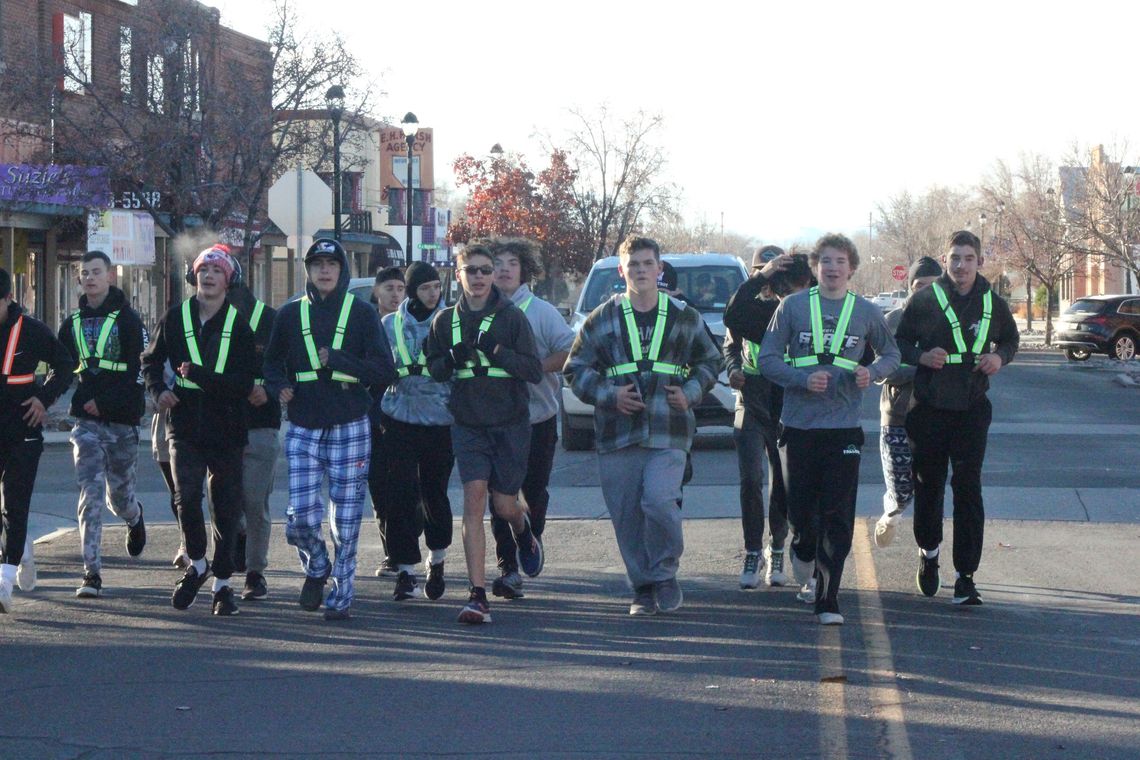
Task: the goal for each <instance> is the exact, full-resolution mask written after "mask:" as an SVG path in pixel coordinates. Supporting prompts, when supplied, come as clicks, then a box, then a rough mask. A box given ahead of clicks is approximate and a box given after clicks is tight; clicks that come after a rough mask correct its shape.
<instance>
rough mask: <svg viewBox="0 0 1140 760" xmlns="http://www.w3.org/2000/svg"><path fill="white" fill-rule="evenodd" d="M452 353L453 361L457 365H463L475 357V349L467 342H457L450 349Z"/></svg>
mask: <svg viewBox="0 0 1140 760" xmlns="http://www.w3.org/2000/svg"><path fill="white" fill-rule="evenodd" d="M448 353H449V354H451V361H452V362H454V364H455V366H456V367H462V366H465V365H466V364H467V362H469V361H471V360H472V359H474V358H475V349H473V348H471V346H469V345H467V344H466V343H456V344H455V345H454V346H452V347H451V349H450V350H449V351H448Z"/></svg>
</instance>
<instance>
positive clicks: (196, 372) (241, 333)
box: [142, 296, 257, 448]
mask: <svg viewBox="0 0 1140 760" xmlns="http://www.w3.org/2000/svg"><path fill="white" fill-rule="evenodd" d="M228 311H229V301H226V302H225V303H224V304H223V305H222V308H220V309H218V312H217V314H215V315H214V316H212V317H210V319H209V320H208V321H207V322H206V324H204V325H200V324H199V322H198V299H197V297H195V296H191V297H190V316H191V318H192V322H193V326H194V335H195V338H196V341H197V344H198V351H199V353H200V354H201V357H202V364H203V365H204V366H199V365H197V364H195V365H192V370H191V372H190V377H189V378H188V379H190V380H192V381H193V382H195V383H197V384H198V385H200V386H201V390H194V389H192V388H183V387H181V386H178V385H175V387H174V388H173V391H174V395H175V396H177V397H178V404H177V405H176V406H174V408H172V409H170V410H168V411H167V413H166V437H167V438H168V439H170V440H176V441H190V442H193V443H196V444H198V445H199V446H211V447H216V448H231V447H235V446H237V447H244V446H245V444H246V443H247V441H248V436H247V435H246V431H247V429H248V426H249V425H248V421H247V419H246V407H247V406H248V403H247V402H246V397H247V396H248V395H249V391H250V389H251V388H252V387H253V378H254V373H255V372H256V370H257V360H256V358H255V353H254V348H253V333H252V332H250V331H249V325H247V324H246V323H245V320H243V319H242V318H241V317H240V316H238V317H237V318H236V319H235V320H234V326H233V333H232V335H231V337H230V351H229V355H228V357H227V359H226V366H225V370H224V371H223V372H222V373H221V374H218V373H216V372H215V371H214V368H215V366H216V362H217V358H218V351H219V349H220V347H221V341H222V327H223V325H224V324H225V320H226V313H227V312H228ZM167 361H169V362H170V366H171V367H173V368H174V370H175V372H177V371H178V367H179V366H180V365H181V364H182V362H188V361H190V350H189V348H187V345H186V336H185V335H184V334H183V331H182V304H178V305H176V306H174V307H173V308H171V309H170V311H168V312H166V315H165V316H164V317H163V318H162V320H161V321H159V323H158V328H157V329H156V330H155V334H154V340H153V341H151V344H150V346H149V347H148V348H147V350H146V351H145V352H144V353H143V357H142V365H143V377H144V378H145V380H146V388H147V391H148V392H149V393H150V395H151V397H152V398H153V399H154V400H155V402H157V401H158V397H159V396H161V395H162V392H163V391H165V390H171V389H170V388H168V387H167V385H166V383H165V382H164V381H163V372H162V371H163V367H164V366H165V364H166V362H167Z"/></svg>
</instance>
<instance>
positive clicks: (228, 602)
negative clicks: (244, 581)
mask: <svg viewBox="0 0 1140 760" xmlns="http://www.w3.org/2000/svg"><path fill="white" fill-rule="evenodd" d="M214 614H215V615H236V614H238V606H237V602H235V601H234V591H233V589H232V588H230V587H229V586H222V587H221V588H220V589H218V590H217V591H215V592H214Z"/></svg>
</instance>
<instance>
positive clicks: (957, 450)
mask: <svg viewBox="0 0 1140 760" xmlns="http://www.w3.org/2000/svg"><path fill="white" fill-rule="evenodd" d="M981 248H982V246H981V241H979V240H978V237H977V235H974V234H973V233H972V232H968V231H965V230H963V231H960V232H955V233H954V234H953V235H952V236H951V238H950V251H949V253H948V254H947V255H946V256H945V257H944V263H946V265H947V271H946V274H944V275H943V276H941V277H939V278H938V279H937V280H935V281H934V282H933V283H931V285H930V287H929V288H926V289H925V290H922V291H920V292H918V293H915V294H914V295H913V296H912V297H911V298H910V300H909V301H907V303H906V306H904V307H903V314H902V318H901V319H900V320H899V326H898V330H897V331H896V332H895V336H896V338H897V340H898V342H899V346H900V348H901V350H902V357H903V361H905V362H906V363H907V364H911V365H915V366H917V367H918V369H917V371H916V372H915V375H914V398H915V406H914V408H913V409H911V410H910V413H909V414H908V415H907V417H906V430H907V433H909V434H910V438H911V441H913V442H914V475H915V486H914V538H915V540H916V541H917V542H918V548H919V549H920V550H921V551H920V553H919V559H918V563H919V564H918V574H917V582H918V588H919V590H920V591H921V592H922V593H923V594H925V595H926V596H934V595H935V594H937V593H938V589H939V588H940V587H941V585H942V581H941V579H940V577H939V575H938V549H939V545H940V544H941V543H942V515H943V500H944V497H945V492H946V475H947V469H948V468H949V467H953V468H954V476H953V478H952V479H951V480H950V486H951V488H952V489H953V491H954V569H955V570H956V571H957V579H956V580H955V581H954V598H953V601H954V604H966V605H973V604H981V603H982V596H981V594H979V593H978V589H977V586H976V585H975V584H974V572H975V571H976V570H977V569H978V564H979V563H980V562H981V558H982V538H983V534H984V530H985V519H986V515H985V509H984V507H983V504H982V462H983V460H984V459H985V455H986V439H987V436H988V434H989V427H990V420H991V418H992V416H993V407H992V406H991V404H990V400H989V398H987V397H986V391H987V390H988V389H989V387H990V377H991V376H992V375H995V374H997V372H998V371H999V370H1001V368H1002V367H1004V366H1005V365H1006V364H1009V363H1010V362H1011V361H1013V357H1014V355H1015V354H1016V353H1017V348H1018V345H1019V343H1020V336H1019V334H1018V331H1017V325H1015V324H1014V322H1013V316H1012V315H1011V314H1010V312H1009V306H1008V305H1007V304H1006V302H1005V300H1004V299H1003V298H1001V297H1000V296H996V295H994V293H993V291H992V290H991V289H990V284H989V282H988V281H987V280H986V278H985V277H983V276H982V275H981V274H980V273H979V270H980V269H981V268H982V264H983V263H984V260H983V258H982V250H981Z"/></svg>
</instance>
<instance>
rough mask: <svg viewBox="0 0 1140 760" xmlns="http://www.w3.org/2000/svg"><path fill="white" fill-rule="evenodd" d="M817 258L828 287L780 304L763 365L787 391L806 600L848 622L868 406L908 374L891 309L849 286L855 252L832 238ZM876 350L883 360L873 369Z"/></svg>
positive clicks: (797, 543) (798, 567)
mask: <svg viewBox="0 0 1140 760" xmlns="http://www.w3.org/2000/svg"><path fill="white" fill-rule="evenodd" d="M809 259H810V261H811V263H812V264H813V265H814V266H815V267H816V278H817V279H818V280H819V285H818V286H816V287H813V288H810V289H808V290H806V291H801V292H799V293H796V294H795V295H791V296H788V297H787V298H785V299H784V300H783V301H782V302H781V303H780V305H779V307H777V309H776V313H775V314H774V315H773V316H772V321H771V322H770V323H769V325H768V332H767V334H766V335H765V336H764V341H763V343H762V344H761V346H760V356H759V358H758V360H757V364H758V366H759V368H760V372H761V373H762V374H763V375H764V376H765V377H767V378H769V379H770V380H771V381H772V382H774V383H779V384H780V385H782V386H784V406H783V410H782V413H781V422H782V423H783V431H782V433H781V435H780V441H779V447H780V460H781V464H782V466H783V471H784V485H785V487H786V488H787V491H788V518H789V520H790V521H791V523H792V527H793V529H794V532H795V536H794V537H793V539H792V570H793V571H794V573H795V576H796V580H797V581H798V582H799V583H800V584H802V588H801V591H800V597H799V598H800V599H801V600H802V601H805V602H810V601H814V603H815V608H814V609H815V614H816V615H817V616H818V619H819V622H820V623H822V624H824V625H842V623H843V615H841V614H840V612H839V583H840V579H841V578H842V576H843V564H844V562H845V560H846V559H847V555H848V553H849V552H850V551H851V536H852V533H853V532H854V528H855V498H856V495H857V492H858V488H859V461H860V453H859V449H860V447H861V446H862V445H863V428H862V426H861V424H860V422H859V407H860V401H861V400H862V397H863V390H864V389H865V388H867V386H868V385H870V384H871V382H872V381H874V380H879V379H881V378H884V377H886V376H887V375H889V374H890V373H891V372H893V371H894V370H895V368H896V367H898V364H899V351H898V348H897V347H896V346H895V342H894V339H893V338H892V337H891V334H890V332H889V331H888V330H887V325H886V322H884V321H883V314H882V312H881V311H879V309H878V308H877V307H876V306H875V305H874V304H872V303H871V302H870V301H868V300H866V299H865V298H860V297H859V296H857V295H855V294H854V293H852V292H851V291H849V290H848V289H847V283H848V282H849V281H850V279H851V275H852V274H854V273H855V270H856V269H857V268H858V267H859V254H858V252H857V251H856V250H855V245H854V244H853V243H852V242H851V241H850V240H848V239H847V238H846V237H844V236H843V235H825V236H824V237H822V238H820V239H819V242H817V243H816V245H815V248H814V249H813V251H812V252H811V255H810V256H809ZM868 346H870V347H871V349H873V350H874V353H875V354H876V358H875V361H874V362H873V363H872V364H871V365H870V366H864V365H862V364H860V360H861V359H862V358H863V356H864V352H865V351H866V349H867V347H868ZM785 357H787V360H786V361H785Z"/></svg>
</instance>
